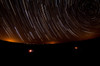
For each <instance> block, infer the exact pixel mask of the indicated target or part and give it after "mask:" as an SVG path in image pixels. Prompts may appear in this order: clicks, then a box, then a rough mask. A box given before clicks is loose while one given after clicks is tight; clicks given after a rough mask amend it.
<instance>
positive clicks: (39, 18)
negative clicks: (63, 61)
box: [0, 0, 100, 44]
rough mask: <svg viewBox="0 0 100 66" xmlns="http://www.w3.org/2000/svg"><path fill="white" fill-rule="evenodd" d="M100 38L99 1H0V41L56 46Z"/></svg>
mask: <svg viewBox="0 0 100 66" xmlns="http://www.w3.org/2000/svg"><path fill="white" fill-rule="evenodd" d="M99 35H100V0H0V39H1V40H5V41H10V42H19V43H32V44H34V43H52V44H53V43H59V42H68V41H74V40H85V39H91V38H94V37H97V36H99Z"/></svg>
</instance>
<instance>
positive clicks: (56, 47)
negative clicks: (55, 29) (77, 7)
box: [0, 37, 100, 56]
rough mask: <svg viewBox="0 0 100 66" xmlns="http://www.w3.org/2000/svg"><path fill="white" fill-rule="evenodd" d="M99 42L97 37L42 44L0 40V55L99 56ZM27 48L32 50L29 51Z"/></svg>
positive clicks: (99, 39)
mask: <svg viewBox="0 0 100 66" xmlns="http://www.w3.org/2000/svg"><path fill="white" fill-rule="evenodd" d="M99 44H100V38H99V37H98V38H95V39H90V40H84V41H73V42H69V43H62V44H44V45H43V44H38V45H35V44H34V45H32V44H29V45H28V44H23V43H12V42H6V41H2V40H0V56H91V55H92V56H94V55H95V56H99V54H100V52H99V50H100V48H99ZM74 47H76V48H77V49H75V48H74ZM29 49H32V50H33V51H34V52H32V53H29V52H28V50H29Z"/></svg>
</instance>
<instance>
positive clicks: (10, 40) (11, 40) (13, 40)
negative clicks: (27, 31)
mask: <svg viewBox="0 0 100 66" xmlns="http://www.w3.org/2000/svg"><path fill="white" fill-rule="evenodd" d="M4 41H8V42H18V41H17V40H15V39H10V38H8V39H4Z"/></svg>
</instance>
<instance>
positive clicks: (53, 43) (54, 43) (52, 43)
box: [46, 41, 58, 44]
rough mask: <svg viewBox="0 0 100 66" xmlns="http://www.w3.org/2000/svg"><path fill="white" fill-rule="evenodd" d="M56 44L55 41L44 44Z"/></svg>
mask: <svg viewBox="0 0 100 66" xmlns="http://www.w3.org/2000/svg"><path fill="white" fill-rule="evenodd" d="M57 43H58V42H56V41H51V42H46V44H57Z"/></svg>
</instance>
